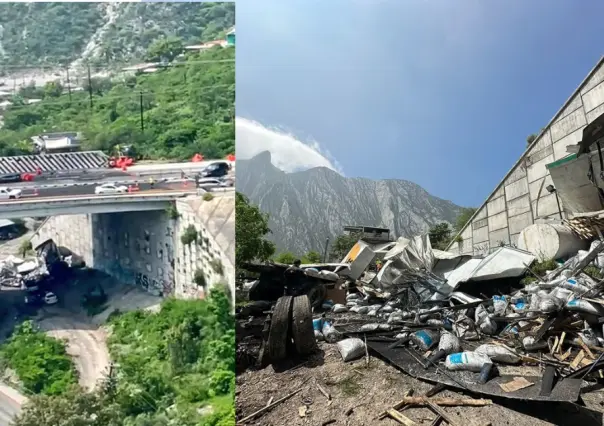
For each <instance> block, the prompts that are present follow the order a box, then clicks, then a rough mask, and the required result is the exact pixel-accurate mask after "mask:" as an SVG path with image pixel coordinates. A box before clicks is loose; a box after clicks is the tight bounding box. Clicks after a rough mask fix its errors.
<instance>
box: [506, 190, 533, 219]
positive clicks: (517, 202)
mask: <svg viewBox="0 0 604 426" xmlns="http://www.w3.org/2000/svg"><path fill="white" fill-rule="evenodd" d="M530 211H531V202H530V199H529V196H528V194H526V195H523V196H521V197H518V198H514V199H513V200H510V201H508V217H510V218H512V217H514V216H517V215H519V214H522V213H526V212H530Z"/></svg>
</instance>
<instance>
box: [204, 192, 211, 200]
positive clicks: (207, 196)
mask: <svg viewBox="0 0 604 426" xmlns="http://www.w3.org/2000/svg"><path fill="white" fill-rule="evenodd" d="M202 198H203V201H212V200H213V199H214V194H212V193H211V192H206V193H205V194H203V197H202Z"/></svg>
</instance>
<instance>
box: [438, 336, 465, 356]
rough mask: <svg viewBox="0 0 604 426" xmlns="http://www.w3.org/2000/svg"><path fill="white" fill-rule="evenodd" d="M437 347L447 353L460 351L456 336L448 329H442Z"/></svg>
mask: <svg viewBox="0 0 604 426" xmlns="http://www.w3.org/2000/svg"><path fill="white" fill-rule="evenodd" d="M438 349H439V350H443V351H445V352H447V353H448V354H450V353H454V352H459V351H461V343H460V342H459V339H458V338H457V336H455V335H454V334H452V333H449V332H448V331H443V332H442V333H441V334H440V341H439V342H438Z"/></svg>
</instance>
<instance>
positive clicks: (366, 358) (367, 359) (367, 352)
mask: <svg viewBox="0 0 604 426" xmlns="http://www.w3.org/2000/svg"><path fill="white" fill-rule="evenodd" d="M364 337H365V366H366V367H369V349H368V348H367V335H366V334H365V335H364Z"/></svg>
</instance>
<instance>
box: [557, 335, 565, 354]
mask: <svg viewBox="0 0 604 426" xmlns="http://www.w3.org/2000/svg"><path fill="white" fill-rule="evenodd" d="M565 337H566V331H563V332H562V334H561V335H560V343H558V351H557V352H558V353H560V352H561V351H562V344H563V343H564V338H565Z"/></svg>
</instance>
